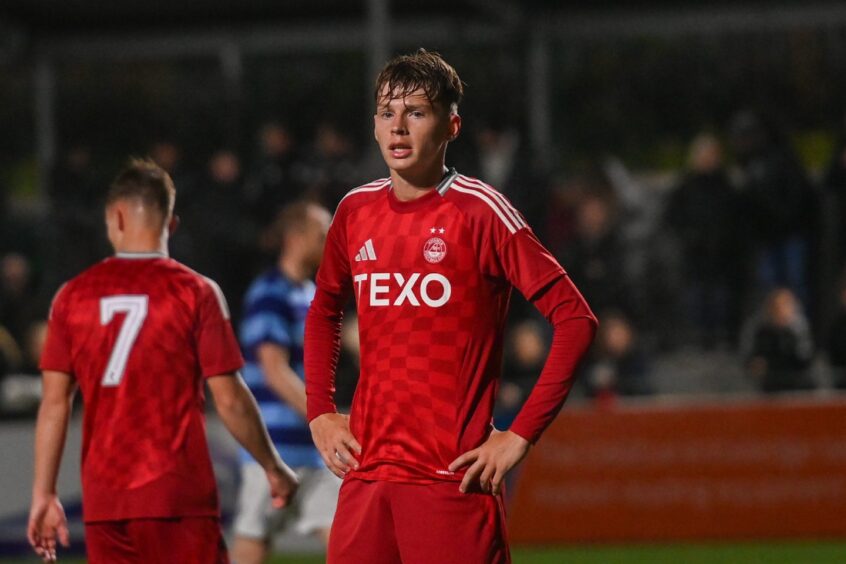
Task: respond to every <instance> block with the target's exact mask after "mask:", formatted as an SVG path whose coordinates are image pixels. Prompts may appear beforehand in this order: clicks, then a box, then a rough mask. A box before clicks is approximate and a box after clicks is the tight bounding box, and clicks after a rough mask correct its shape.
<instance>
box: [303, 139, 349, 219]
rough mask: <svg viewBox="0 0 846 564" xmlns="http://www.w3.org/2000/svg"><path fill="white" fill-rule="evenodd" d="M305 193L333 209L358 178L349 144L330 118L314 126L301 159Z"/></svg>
mask: <svg viewBox="0 0 846 564" xmlns="http://www.w3.org/2000/svg"><path fill="white" fill-rule="evenodd" d="M302 175H303V178H304V181H305V183H306V187H307V188H306V191H307V196H308V197H309V198H311V199H314V200H317V201H319V202H321V203H322V204H323V205H324V206H326V207H327V208H328V209H330V210H334V209H335V208H336V207H337V205H338V202H340V201H341V198H343V197H344V195H345V194H346V193H347V190H348V189H349V187H350V186H351V185H355V184H356V183H357V181H358V172H357V167H356V163H355V155H354V154H353V145H352V142H351V141H350V139H349V136H347V134H346V133H344V132H343V131H341V129H340V128H339V127H338V126H337V125H335V124H334V123H331V122H324V123H322V124H320V125H318V126H317V129H316V130H315V133H314V142H313V144H312V148H311V150H310V151H309V153H308V155H306V158H305V159H304V161H303V166H302Z"/></svg>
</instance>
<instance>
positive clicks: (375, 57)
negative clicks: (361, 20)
mask: <svg viewBox="0 0 846 564" xmlns="http://www.w3.org/2000/svg"><path fill="white" fill-rule="evenodd" d="M390 24H391V16H390V14H389V13H388V0H367V27H368V30H369V33H368V36H369V42H368V45H367V50H368V51H367V102H368V107H369V104H371V103H372V98H371V95H372V93H373V81H375V80H376V76H377V75H378V74H379V71H381V70H382V67H383V66H384V65H385V62H386V61H387V59H388V54H389V51H390V49H389V43H390V33H389V29H388V26H390Z"/></svg>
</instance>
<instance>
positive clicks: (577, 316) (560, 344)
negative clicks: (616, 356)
mask: <svg viewBox="0 0 846 564" xmlns="http://www.w3.org/2000/svg"><path fill="white" fill-rule="evenodd" d="M532 303H533V304H534V306H535V307H537V309H538V311H540V312H541V313H542V314H543V315H544V317H546V319H547V320H548V321H549V322H550V323H551V324H552V327H553V329H554V334H553V337H552V344H551V346H550V348H549V355H548V356H547V358H546V363H545V364H544V367H543V371H542V372H541V374H540V376H539V377H538V381H537V383H535V386H534V388H533V389H532V392H531V394H529V397H528V399H527V400H526V403H525V404H524V405H523V408H522V409H521V410H520V413H518V414H517V417H516V418H515V420H514V423H513V424H512V425H511V429H510V430H511V431H513V432H514V433H517V434H518V435H520V436H521V437H523V438H525V439H526V440H528V441H529V442H531V443H535V442H536V441H537V440H538V438H540V435H541V433H543V431H544V429H546V428H547V427H548V426H549V424H550V423H552V420H553V419H555V416H556V415H557V414H558V412H559V411H560V410H561V406H562V405H564V401H565V400H566V399H567V395H568V394H569V393H570V389H571V388H572V386H573V377H574V375H575V372H576V368H577V367H578V365H579V362H581V360H582V358H583V357H584V355H585V353H586V352H587V351H588V348H589V347H590V344H591V343H592V342H593V337H594V335H595V333H596V327H597V321H596V317H595V316H594V315H593V312H592V311H591V310H590V307H588V305H587V302H586V301H585V299H584V298H583V297H582V295H581V294H580V293H579V291H578V290H577V289H576V287H575V285H574V284H573V282H572V280H570V277H569V276H562V277H560V278H558V279H556V280H555V281H554V282H552V283H551V284H550V285H549V286H548V287H546V288H545V289H544V290H543V291H541V292H540V293H539V294H538V295H537V296H535V297H534V298H533V300H532Z"/></svg>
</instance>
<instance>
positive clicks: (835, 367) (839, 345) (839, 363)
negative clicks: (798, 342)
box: [826, 269, 846, 388]
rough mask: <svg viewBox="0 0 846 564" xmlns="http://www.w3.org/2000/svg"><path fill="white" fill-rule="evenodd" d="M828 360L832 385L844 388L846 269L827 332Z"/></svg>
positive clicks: (845, 371) (845, 380)
mask: <svg viewBox="0 0 846 564" xmlns="http://www.w3.org/2000/svg"><path fill="white" fill-rule="evenodd" d="M827 345H828V346H827V349H828V350H827V351H826V352H827V353H828V360H829V362H830V363H831V368H832V371H833V372H834V385H835V386H837V387H838V388H846V269H844V271H843V273H842V275H841V279H840V285H839V288H838V295H837V312H836V314H835V316H834V321H833V322H832V324H831V327H829V330H828V343H827Z"/></svg>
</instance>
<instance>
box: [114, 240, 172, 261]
mask: <svg viewBox="0 0 846 564" xmlns="http://www.w3.org/2000/svg"><path fill="white" fill-rule="evenodd" d="M114 249H115V254H132V255H136V254H156V255H163V256H168V252H167V238H166V237H162V238H161V239H156V238H155V236H149V237H132V238H125V239H124V240H122V241H120V242H119V243H117V244H116V245H114Z"/></svg>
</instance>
